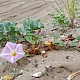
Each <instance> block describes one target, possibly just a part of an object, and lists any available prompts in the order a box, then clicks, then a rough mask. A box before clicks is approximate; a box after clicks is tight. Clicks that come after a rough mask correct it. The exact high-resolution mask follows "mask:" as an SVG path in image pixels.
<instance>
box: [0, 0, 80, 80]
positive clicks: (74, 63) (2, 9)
mask: <svg viewBox="0 0 80 80" xmlns="http://www.w3.org/2000/svg"><path fill="white" fill-rule="evenodd" d="M47 1H48V2H44V1H43V0H0V20H1V21H20V23H21V21H22V20H23V19H24V18H26V17H29V18H31V19H36V18H39V19H41V21H42V22H43V23H44V25H45V29H43V31H44V32H45V36H46V35H47V38H44V40H47V39H48V40H52V37H53V36H52V32H51V30H52V29H53V26H52V25H51V21H52V18H51V17H50V16H48V14H49V13H52V12H53V11H54V10H53V8H52V6H51V5H50V4H49V2H50V1H49V0H47ZM59 3H60V1H59ZM18 26H21V24H19V25H18ZM79 30H80V29H79V28H77V29H73V30H72V32H71V30H68V32H66V33H65V34H69V33H74V36H75V35H78V34H79ZM47 56H48V57H47V58H43V57H42V56H41V55H36V56H35V57H28V59H29V60H30V62H28V60H27V59H25V60H23V62H22V63H21V64H22V65H20V66H18V65H17V64H14V65H13V64H10V63H8V64H7V68H6V70H5V72H4V73H0V77H1V76H3V75H5V74H9V73H10V72H11V70H12V69H14V68H16V69H18V70H23V74H22V75H19V76H18V77H17V78H16V79H15V80H67V77H68V75H69V74H71V73H72V72H74V71H77V70H80V52H78V51H76V50H67V51H66V50H60V51H54V50H53V51H49V52H47ZM66 57H68V59H67V58H66ZM1 60H2V59H1ZM35 60H37V65H38V66H37V67H35V65H36V63H35ZM24 61H25V62H24ZM50 66H52V68H51V67H50ZM45 67H48V71H47V70H46V68H45ZM0 71H1V70H0ZM36 72H45V74H44V75H43V76H42V77H40V78H34V77H31V76H32V74H34V73H36Z"/></svg>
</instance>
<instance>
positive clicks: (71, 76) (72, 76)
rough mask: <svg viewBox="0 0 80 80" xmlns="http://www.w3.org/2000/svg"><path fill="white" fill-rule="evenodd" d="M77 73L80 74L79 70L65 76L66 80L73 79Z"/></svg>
mask: <svg viewBox="0 0 80 80" xmlns="http://www.w3.org/2000/svg"><path fill="white" fill-rule="evenodd" d="M78 75H80V71H77V72H74V73H72V74H70V75H69V76H68V78H67V80H74V79H75V77H77V76H78Z"/></svg>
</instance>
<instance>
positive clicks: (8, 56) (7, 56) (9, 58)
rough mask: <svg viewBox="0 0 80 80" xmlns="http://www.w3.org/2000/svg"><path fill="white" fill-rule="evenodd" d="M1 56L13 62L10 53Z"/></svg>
mask: <svg viewBox="0 0 80 80" xmlns="http://www.w3.org/2000/svg"><path fill="white" fill-rule="evenodd" d="M1 57H2V58H4V59H6V60H7V61H8V62H11V56H10V55H4V56H1Z"/></svg>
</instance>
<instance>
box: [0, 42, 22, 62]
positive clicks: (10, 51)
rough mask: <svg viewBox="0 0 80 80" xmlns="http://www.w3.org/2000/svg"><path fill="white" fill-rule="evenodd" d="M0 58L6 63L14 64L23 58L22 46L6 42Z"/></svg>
mask: <svg viewBox="0 0 80 80" xmlns="http://www.w3.org/2000/svg"><path fill="white" fill-rule="evenodd" d="M0 56H1V57H2V58H5V59H6V60H7V61H8V62H11V63H15V62H16V61H18V60H19V59H21V58H22V57H23V56H24V51H23V49H22V44H16V43H12V42H7V43H6V45H5V47H4V49H3V51H2V52H1V54H0Z"/></svg>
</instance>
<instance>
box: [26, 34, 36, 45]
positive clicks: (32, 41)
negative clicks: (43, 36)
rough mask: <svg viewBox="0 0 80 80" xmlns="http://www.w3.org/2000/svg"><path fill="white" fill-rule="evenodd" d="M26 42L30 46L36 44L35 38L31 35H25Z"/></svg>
mask: <svg viewBox="0 0 80 80" xmlns="http://www.w3.org/2000/svg"><path fill="white" fill-rule="evenodd" d="M25 38H26V40H27V41H28V42H30V43H31V44H36V38H35V36H33V35H26V37H25Z"/></svg>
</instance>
